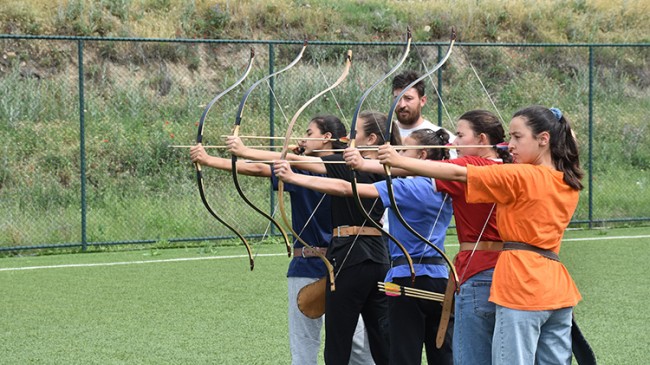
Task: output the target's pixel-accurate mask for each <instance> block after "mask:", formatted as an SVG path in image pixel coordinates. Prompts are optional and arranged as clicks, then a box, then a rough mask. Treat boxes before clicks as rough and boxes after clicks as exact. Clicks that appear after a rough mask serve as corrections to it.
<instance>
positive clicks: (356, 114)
mask: <svg viewBox="0 0 650 365" xmlns="http://www.w3.org/2000/svg"><path fill="white" fill-rule="evenodd" d="M411 40H412V37H411V30H410V29H409V30H407V35H406V45H405V46H404V52H403V54H402V57H401V58H400V60H399V62H398V63H397V64H396V65H395V66H393V68H392V69H390V71H388V73H386V74H385V75H384V76H382V77H381V78H380V79H379V80H377V81H375V83H374V84H373V85H372V86H370V88H369V89H368V90H366V91H365V92H364V93H363V95H362V96H361V98H360V99H359V102H358V103H357V108H356V109H355V111H354V115H353V116H352V124H351V125H350V142H349V146H350V147H351V148H354V147H355V145H356V136H357V130H356V125H357V119H358V117H359V113H360V112H361V106H362V105H363V102H364V100H366V98H367V97H368V95H369V94H370V92H371V91H372V90H374V89H375V88H376V87H377V86H378V85H379V84H380V83H381V82H382V81H384V80H386V79H387V78H388V77H389V76H390V75H392V74H393V73H394V72H395V71H397V69H398V68H399V67H400V66H401V65H402V63H404V60H406V56H408V53H409V50H410V48H411ZM352 177H353V178H352V195H353V196H354V198H355V199H354V200H355V202H356V204H357V208H358V209H359V211H360V212H361V214H363V216H364V217H365V218H366V221H368V222H370V224H372V225H373V226H375V227H376V228H378V229H379V230H380V231H382V232H383V233H384V234H385V235H386V236H387V237H388V238H390V239H391V240H393V242H395V244H396V245H397V247H399V249H400V250H401V251H402V252H403V253H404V257H405V258H406V261H407V262H408V265H409V269H410V271H411V281H415V269H414V268H413V260H412V259H411V255H409V253H408V251H407V250H406V248H405V247H404V245H402V244H401V243H400V242H399V241H398V240H397V239H395V237H393V235H391V234H390V233H389V232H387V231H385V230H384V229H383V227H382V226H381V225H379V223H377V222H375V220H374V219H372V217H370V215H369V214H368V212H366V210H365V209H364V208H363V204H362V202H361V197H360V196H359V191H358V189H357V172H356V170H354V169H352Z"/></svg>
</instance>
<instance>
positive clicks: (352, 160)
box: [343, 147, 415, 176]
mask: <svg viewBox="0 0 650 365" xmlns="http://www.w3.org/2000/svg"><path fill="white" fill-rule="evenodd" d="M343 158H344V159H345V163H346V164H347V165H348V166H350V168H352V169H355V170H357V171H365V172H370V173H373V174H380V175H386V171H384V165H382V164H381V163H379V160H372V159H367V158H363V156H361V152H359V150H358V149H357V148H356V147H355V148H349V147H348V148H346V149H345V151H344V152H343ZM390 173H391V175H393V176H411V175H415V174H413V173H412V172H410V171H408V170H404V169H398V168H395V167H391V169H390Z"/></svg>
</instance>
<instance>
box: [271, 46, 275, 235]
mask: <svg viewBox="0 0 650 365" xmlns="http://www.w3.org/2000/svg"><path fill="white" fill-rule="evenodd" d="M274 59H275V49H274V48H273V43H269V75H270V74H272V73H273V72H274V71H273V69H274V67H275V64H274ZM274 85H275V77H271V79H270V80H269V88H270V90H269V135H270V136H271V137H274V136H275V125H274V123H273V121H274V120H275V104H274V103H273V86H274ZM270 144H271V146H273V145H274V144H275V143H274V140H273V139H271V141H270ZM269 181H270V183H269V215H270V216H271V217H273V215H274V213H275V211H274V207H275V194H274V193H275V191H274V189H273V182H272V180H269ZM269 226H270V227H271V233H270V234H271V235H274V234H275V233H276V232H275V226H274V225H273V224H269Z"/></svg>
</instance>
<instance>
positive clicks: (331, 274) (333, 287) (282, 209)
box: [278, 51, 352, 291]
mask: <svg viewBox="0 0 650 365" xmlns="http://www.w3.org/2000/svg"><path fill="white" fill-rule="evenodd" d="M351 65H352V51H348V52H347V55H346V57H345V68H344V70H343V73H342V74H341V76H339V78H338V79H337V80H336V81H335V82H334V83H333V84H332V85H330V86H329V87H328V88H327V89H325V90H323V91H321V92H319V93H318V94H316V95H314V96H313V97H312V98H311V99H309V100H308V101H307V102H306V103H305V104H303V105H302V106H301V107H300V108H299V109H298V111H297V112H296V114H294V116H293V118H291V121H290V122H289V125H288V126H287V132H286V136H285V139H284V144H283V145H282V152H281V153H280V159H281V160H284V159H286V157H287V152H288V151H289V140H290V139H291V132H292V130H293V126H294V125H295V124H296V121H297V120H298V116H300V114H302V112H303V111H304V110H305V109H306V108H307V107H308V106H309V105H310V104H311V103H312V102H314V100H316V99H318V98H319V97H321V96H322V95H323V94H325V93H327V92H329V91H330V90H332V89H334V88H335V87H337V86H338V85H340V84H341V83H342V82H343V80H345V78H346V77H347V76H348V74H349V72H350V66H351ZM283 194H284V181H282V179H280V180H278V204H279V207H280V213H281V215H282V220H283V221H284V224H285V225H286V226H287V228H289V230H291V233H292V234H293V237H294V238H295V239H296V240H298V241H299V242H300V243H302V245H303V246H305V247H307V248H309V249H311V250H312V251H313V252H314V253H316V255H317V256H318V257H319V258H320V259H321V260H322V261H323V262H324V263H325V266H326V267H327V272H328V274H329V277H330V290H331V291H335V290H336V285H335V283H334V267H333V266H332V264H331V263H330V262H329V260H328V259H327V258H326V257H325V255H323V254H322V253H321V252H320V251H318V250H315V249H314V248H313V247H312V246H310V245H309V243H307V242H306V241H305V240H303V239H302V238H301V237H300V235H299V234H298V233H296V231H294V229H293V226H292V225H291V222H290V221H289V217H288V215H287V213H286V209H285V207H284V198H283Z"/></svg>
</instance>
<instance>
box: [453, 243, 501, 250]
mask: <svg viewBox="0 0 650 365" xmlns="http://www.w3.org/2000/svg"><path fill="white" fill-rule="evenodd" d="M474 246H476V250H480V251H501V250H503V242H497V241H479V243H478V244H477V243H476V242H461V243H460V251H471V250H473V249H474Z"/></svg>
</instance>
